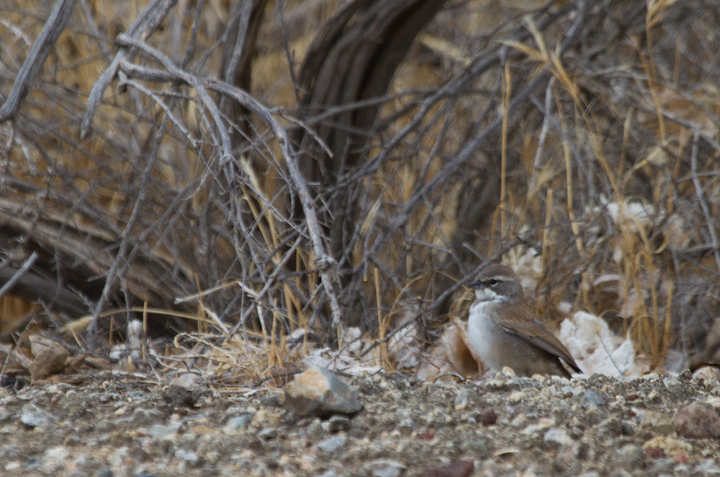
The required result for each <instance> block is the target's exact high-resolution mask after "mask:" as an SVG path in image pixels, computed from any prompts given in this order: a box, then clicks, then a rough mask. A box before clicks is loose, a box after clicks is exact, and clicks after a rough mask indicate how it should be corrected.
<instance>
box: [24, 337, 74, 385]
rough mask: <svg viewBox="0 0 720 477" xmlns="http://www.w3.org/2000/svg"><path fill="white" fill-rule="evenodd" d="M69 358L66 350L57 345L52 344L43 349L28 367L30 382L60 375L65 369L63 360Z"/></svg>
mask: <svg viewBox="0 0 720 477" xmlns="http://www.w3.org/2000/svg"><path fill="white" fill-rule="evenodd" d="M68 356H69V353H68V352H67V350H66V349H65V348H64V347H63V346H62V345H60V344H58V343H52V344H51V345H50V346H48V347H46V348H44V349H43V350H42V351H41V352H40V354H39V355H37V356H35V359H34V360H33V362H32V364H31V365H30V377H31V378H32V381H33V382H35V381H39V380H42V379H47V378H49V377H50V376H53V375H55V374H58V373H61V372H62V370H63V368H65V360H66V359H67V357H68Z"/></svg>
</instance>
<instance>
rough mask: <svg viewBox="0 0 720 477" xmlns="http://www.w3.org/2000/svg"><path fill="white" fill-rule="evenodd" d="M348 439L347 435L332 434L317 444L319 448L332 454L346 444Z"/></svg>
mask: <svg viewBox="0 0 720 477" xmlns="http://www.w3.org/2000/svg"><path fill="white" fill-rule="evenodd" d="M346 440H347V437H345V436H344V435H338V436H332V437H328V438H327V439H325V440H324V441H322V442H320V443H319V444H318V445H317V446H318V449H320V450H322V451H324V452H327V453H328V454H331V453H333V452H335V451H336V450H338V449H340V448H341V447H342V446H344V445H345V441H346Z"/></svg>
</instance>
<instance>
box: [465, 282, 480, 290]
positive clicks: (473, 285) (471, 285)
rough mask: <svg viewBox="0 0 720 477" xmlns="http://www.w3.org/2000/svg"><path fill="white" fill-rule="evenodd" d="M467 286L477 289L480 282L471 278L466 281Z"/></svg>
mask: <svg viewBox="0 0 720 477" xmlns="http://www.w3.org/2000/svg"><path fill="white" fill-rule="evenodd" d="M467 286H469V287H470V288H475V289H478V288H481V287H482V283H480V280H473V281H471V282H470V283H468V284H467Z"/></svg>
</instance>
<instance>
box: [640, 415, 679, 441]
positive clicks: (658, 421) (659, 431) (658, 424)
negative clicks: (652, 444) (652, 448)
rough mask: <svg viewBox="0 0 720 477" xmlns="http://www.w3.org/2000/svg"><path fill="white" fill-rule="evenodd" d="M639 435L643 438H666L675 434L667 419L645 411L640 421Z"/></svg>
mask: <svg viewBox="0 0 720 477" xmlns="http://www.w3.org/2000/svg"><path fill="white" fill-rule="evenodd" d="M639 431H640V433H641V434H642V435H644V436H653V435H661V436H667V435H669V434H672V433H673V432H675V427H674V426H673V423H672V421H671V420H670V418H669V417H667V416H665V415H664V414H662V413H660V412H655V411H645V414H644V415H643V418H642V421H640V429H639Z"/></svg>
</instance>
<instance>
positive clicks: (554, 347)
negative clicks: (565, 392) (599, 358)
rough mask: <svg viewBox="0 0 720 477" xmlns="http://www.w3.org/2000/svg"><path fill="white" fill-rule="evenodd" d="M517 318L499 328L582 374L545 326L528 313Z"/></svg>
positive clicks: (567, 352)
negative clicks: (555, 357) (553, 356)
mask: <svg viewBox="0 0 720 477" xmlns="http://www.w3.org/2000/svg"><path fill="white" fill-rule="evenodd" d="M518 318H521V319H518V320H513V321H506V322H504V323H502V324H501V326H502V327H503V329H504V330H505V331H507V332H508V333H511V334H513V335H515V336H518V337H520V338H523V339H525V340H527V341H529V342H530V343H532V344H533V345H535V346H537V347H538V348H540V349H543V350H545V351H547V352H548V353H550V354H553V355H555V356H557V357H558V358H561V359H562V360H563V361H565V363H567V365H568V366H570V367H571V368H572V369H573V370H574V371H576V372H577V373H582V371H580V368H579V367H578V365H577V364H576V363H575V360H574V359H573V357H572V355H570V352H569V351H568V350H567V348H565V346H564V345H563V344H562V343H561V342H560V340H559V339H557V338H556V337H555V335H554V334H553V333H552V332H551V331H550V330H549V329H548V327H547V326H545V324H543V323H542V322H541V321H539V320H538V319H537V318H535V317H534V316H532V315H530V314H529V313H528V314H527V316H522V317H518Z"/></svg>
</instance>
